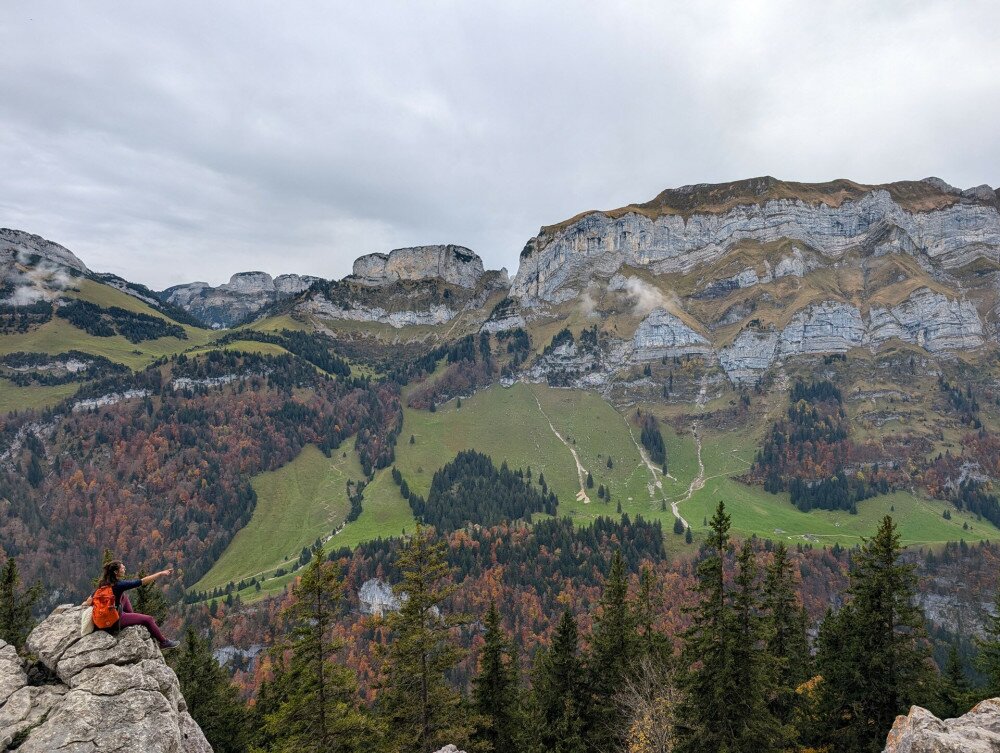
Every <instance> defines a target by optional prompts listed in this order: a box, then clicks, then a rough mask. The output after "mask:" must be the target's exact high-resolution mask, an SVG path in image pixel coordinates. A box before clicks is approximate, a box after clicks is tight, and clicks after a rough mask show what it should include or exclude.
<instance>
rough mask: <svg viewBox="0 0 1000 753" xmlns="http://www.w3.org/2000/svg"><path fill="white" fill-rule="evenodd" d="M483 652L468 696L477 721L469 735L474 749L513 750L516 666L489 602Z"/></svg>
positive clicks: (515, 731)
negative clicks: (476, 714)
mask: <svg viewBox="0 0 1000 753" xmlns="http://www.w3.org/2000/svg"><path fill="white" fill-rule="evenodd" d="M484 626H485V628H486V630H485V634H484V636H483V639H484V643H483V651H482V654H481V655H480V658H479V674H478V675H477V676H476V678H475V680H473V691H472V697H473V702H474V706H475V710H476V712H477V713H478V716H479V719H478V721H477V724H476V729H475V732H474V734H473V740H474V741H475V742H476V744H477V745H476V747H477V749H478V750H482V751H493V752H494V753H501V752H502V751H508V750H515V749H516V747H517V746H516V743H515V739H516V737H517V730H516V728H515V725H517V723H518V716H519V714H518V687H517V685H518V677H517V664H516V662H515V660H514V657H513V651H512V647H511V645H510V641H509V640H508V639H507V636H506V635H504V632H503V628H502V627H501V625H500V611H499V610H498V609H497V605H496V603H495V602H494V603H491V604H490V608H489V611H488V612H487V613H486V619H485V621H484Z"/></svg>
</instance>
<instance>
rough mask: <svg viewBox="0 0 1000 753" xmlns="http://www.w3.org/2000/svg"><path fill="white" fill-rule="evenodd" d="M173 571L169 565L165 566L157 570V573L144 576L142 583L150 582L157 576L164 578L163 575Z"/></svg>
mask: <svg viewBox="0 0 1000 753" xmlns="http://www.w3.org/2000/svg"><path fill="white" fill-rule="evenodd" d="M173 572H174V569H173V568H172V567H171V568H167V569H166V570H160V572H158V573H153V574H152V575H147V576H146V577H145V578H143V579H142V584H143V585H146V584H147V583H152V582H153V581H154V580H156V579H157V578H164V577H166V576H168V575H170V574H172V573H173Z"/></svg>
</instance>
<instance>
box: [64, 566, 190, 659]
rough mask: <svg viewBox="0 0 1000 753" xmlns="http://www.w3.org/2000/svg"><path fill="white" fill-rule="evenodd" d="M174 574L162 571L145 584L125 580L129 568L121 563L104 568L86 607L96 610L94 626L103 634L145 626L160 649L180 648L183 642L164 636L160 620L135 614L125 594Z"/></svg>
mask: <svg viewBox="0 0 1000 753" xmlns="http://www.w3.org/2000/svg"><path fill="white" fill-rule="evenodd" d="M171 573H173V570H160V572H158V573H153V574H152V575H147V576H146V577H145V578H142V579H141V580H140V579H139V578H134V579H132V580H124V578H125V564H124V563H123V562H121V561H120V560H112V561H111V562H109V563H107V564H106V565H105V566H104V574H103V575H102V576H101V580H100V582H99V583H98V584H97V590H96V591H95V592H94V595H93V596H90V597H88V598H87V600H86V601H85V602H83V603H84V605H85V606H88V607H89V606H93V607H94V614H93V620H94V625H95V626H97V627H98V628H101V629H102V630H107V629H109V628H112V627H131V626H132V625H143V626H145V628H146V629H147V630H148V631H149V634H150V635H151V636H153V638H155V639H156V641H157V642H158V643H159V644H160V648H177V646H178V645H179V641H172V640H170V639H168V638H166V637H165V636H164V635H163V633H161V632H160V628H159V626H158V625H157V624H156V620H154V619H153V618H152V617H150V616H149V615H148V614H139V613H138V612H134V611H133V610H132V602H131V601H129V598H128V594H126V593H125V592H126V591H128V590H129V589H132V588H138V587H139V586H141V585H145V584H146V583H152V582H153V581H154V580H156V579H157V578H162V577H164V576H166V575H170V574H171Z"/></svg>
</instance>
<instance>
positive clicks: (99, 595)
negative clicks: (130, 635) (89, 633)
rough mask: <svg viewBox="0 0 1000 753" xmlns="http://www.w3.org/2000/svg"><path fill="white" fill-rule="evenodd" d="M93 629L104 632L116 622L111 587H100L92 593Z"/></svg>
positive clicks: (116, 609) (116, 610) (116, 613)
mask: <svg viewBox="0 0 1000 753" xmlns="http://www.w3.org/2000/svg"><path fill="white" fill-rule="evenodd" d="M91 619H92V620H93V621H94V627H96V628H100V629H101V630H105V629H107V628H109V627H113V626H114V624H115V623H116V622H118V607H117V606H116V605H115V591H114V589H113V588H112V587H111V586H101V587H100V588H98V589H97V590H96V591H95V592H94V614H93V616H92V617H91Z"/></svg>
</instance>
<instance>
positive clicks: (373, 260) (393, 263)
mask: <svg viewBox="0 0 1000 753" xmlns="http://www.w3.org/2000/svg"><path fill="white" fill-rule="evenodd" d="M484 273H485V269H484V268H483V260H482V259H480V258H479V256H478V254H476V253H474V252H473V251H471V250H469V249H467V248H465V247H464V246H452V245H447V246H414V247H412V248H397V249H395V250H393V251H390V252H389V253H388V254H368V255H367V256H362V257H361V258H359V259H357V260H356V261H355V262H354V275H353V277H354V278H355V279H356V280H357V281H358V282H360V283H362V284H365V285H390V284H392V283H394V282H397V281H399V280H411V281H420V280H443V281H444V282H447V283H449V284H451V285H457V286H458V287H462V288H469V289H471V288H475V287H476V284H477V283H478V282H479V279H480V278H481V277H482V276H483V274H484Z"/></svg>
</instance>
